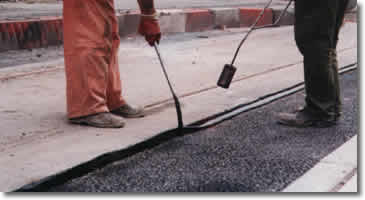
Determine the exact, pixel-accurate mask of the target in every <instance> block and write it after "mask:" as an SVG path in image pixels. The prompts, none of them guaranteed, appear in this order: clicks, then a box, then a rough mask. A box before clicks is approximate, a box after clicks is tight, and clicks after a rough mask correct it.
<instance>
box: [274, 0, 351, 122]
mask: <svg viewBox="0 0 365 200" xmlns="http://www.w3.org/2000/svg"><path fill="white" fill-rule="evenodd" d="M347 4H348V0H319V1H318V0H296V1H295V26H294V30H295V40H296V44H297V46H298V49H299V51H300V52H301V54H302V55H303V57H304V80H305V90H306V99H305V101H306V105H305V106H304V108H302V109H300V110H297V111H295V112H294V113H280V114H279V115H278V118H279V120H278V122H279V123H280V124H282V125H287V126H294V127H310V126H313V127H329V126H332V125H335V124H336V123H337V121H338V118H339V117H340V115H341V98H340V88H339V80H338V79H339V78H338V64H337V54H336V46H337V42H338V35H339V31H340V28H341V26H342V23H343V20H344V15H345V10H346V8H347Z"/></svg>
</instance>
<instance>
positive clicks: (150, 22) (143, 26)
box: [138, 16, 161, 46]
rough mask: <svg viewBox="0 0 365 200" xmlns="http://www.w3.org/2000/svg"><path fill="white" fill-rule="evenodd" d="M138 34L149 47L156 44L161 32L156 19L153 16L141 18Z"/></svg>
mask: <svg viewBox="0 0 365 200" xmlns="http://www.w3.org/2000/svg"><path fill="white" fill-rule="evenodd" d="M138 32H139V34H141V35H143V36H144V37H145V39H146V41H147V42H148V44H149V45H151V46H153V45H154V44H155V43H156V42H157V44H158V43H159V42H160V39H161V30H160V24H159V22H158V19H157V18H156V17H154V16H141V20H140V23H139V28H138Z"/></svg>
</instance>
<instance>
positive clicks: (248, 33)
mask: <svg viewBox="0 0 365 200" xmlns="http://www.w3.org/2000/svg"><path fill="white" fill-rule="evenodd" d="M292 1H293V0H290V1H289V3H288V4H287V6H286V7H285V9H284V10H283V11H282V12H281V14H280V16H279V18H278V19H277V20H276V22H275V23H274V24H270V25H266V26H261V27H256V25H257V23H258V22H259V21H260V19H261V18H262V17H263V16H264V13H265V10H266V9H267V8H268V7H269V6H270V5H271V3H272V0H269V2H268V3H267V4H266V5H265V7H264V9H263V10H262V11H261V13H260V15H259V16H258V17H257V18H256V21H255V22H254V23H253V24H252V25H251V27H250V29H249V30H248V32H247V33H246V35H245V37H243V39H242V41H241V42H240V44H239V45H238V48H237V50H236V52H235V54H234V56H233V59H232V62H231V65H232V66H233V65H234V62H235V61H236V59H237V56H238V53H239V51H240V49H241V47H242V45H243V43H244V42H245V41H246V39H247V38H248V36H249V35H250V34H251V33H252V31H254V30H257V29H262V28H268V27H273V26H276V25H277V24H278V23H279V22H280V20H281V18H282V17H283V15H284V13H285V12H286V11H287V10H288V8H289V6H290V4H291V3H292Z"/></svg>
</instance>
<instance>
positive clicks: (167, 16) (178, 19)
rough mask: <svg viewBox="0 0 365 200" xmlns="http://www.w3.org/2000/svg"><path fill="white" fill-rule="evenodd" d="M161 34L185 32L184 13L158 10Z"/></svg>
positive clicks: (172, 10) (174, 10)
mask: <svg viewBox="0 0 365 200" xmlns="http://www.w3.org/2000/svg"><path fill="white" fill-rule="evenodd" d="M158 12H159V15H160V27H161V32H162V33H184V32H186V28H185V27H186V13H184V12H183V10H179V9H165V10H159V11H158Z"/></svg>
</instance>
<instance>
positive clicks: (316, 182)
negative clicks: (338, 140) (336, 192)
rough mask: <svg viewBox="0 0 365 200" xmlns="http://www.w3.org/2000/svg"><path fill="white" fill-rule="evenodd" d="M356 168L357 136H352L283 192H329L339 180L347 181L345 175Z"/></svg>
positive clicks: (336, 185)
mask: <svg viewBox="0 0 365 200" xmlns="http://www.w3.org/2000/svg"><path fill="white" fill-rule="evenodd" d="M356 168H357V136H354V137H353V138H352V139H350V140H349V141H348V142H346V143H345V144H344V145H342V146H341V147H340V148H338V149H337V150H336V151H334V152H333V153H331V154H330V155H328V156H327V157H325V158H324V159H322V160H321V161H320V162H319V163H318V164H317V165H316V166H314V167H313V168H312V169H311V170H309V171H308V172H307V173H305V174H304V175H303V176H302V177H300V178H299V179H297V180H296V181H294V182H293V183H292V184H290V185H289V186H288V187H287V188H285V189H284V190H283V192H331V191H333V189H334V188H335V187H338V185H339V184H340V183H341V182H345V183H346V182H347V181H348V180H345V179H346V177H347V176H348V175H349V174H351V173H353V171H354V170H355V169H356ZM352 185H354V183H352ZM355 185H357V184H355ZM347 190H349V189H347Z"/></svg>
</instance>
